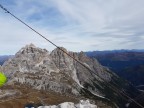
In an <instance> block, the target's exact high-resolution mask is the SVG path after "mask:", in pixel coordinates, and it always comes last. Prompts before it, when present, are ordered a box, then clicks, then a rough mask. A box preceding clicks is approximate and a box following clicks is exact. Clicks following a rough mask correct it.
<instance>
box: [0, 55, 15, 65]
mask: <svg viewBox="0 0 144 108" xmlns="http://www.w3.org/2000/svg"><path fill="white" fill-rule="evenodd" d="M12 57H13V55H0V65H3V63H4V62H5V61H7V60H8V59H9V58H12Z"/></svg>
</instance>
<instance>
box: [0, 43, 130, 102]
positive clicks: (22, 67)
mask: <svg viewBox="0 0 144 108" xmlns="http://www.w3.org/2000/svg"><path fill="white" fill-rule="evenodd" d="M61 49H62V50H64V51H65V52H67V53H68V54H69V55H71V56H72V57H74V58H75V59H77V60H78V61H80V62H81V63H82V64H84V65H85V67H87V68H88V69H87V68H85V67H84V66H82V65H81V64H79V63H78V62H76V61H74V60H73V59H72V58H70V57H69V56H68V55H67V54H65V53H63V52H62V51H61V50H60V49H59V48H56V49H54V50H53V51H52V52H51V53H50V52H48V51H47V50H46V49H41V48H38V47H36V46H35V45H33V44H30V45H26V46H25V47H23V48H22V49H20V50H19V51H18V52H17V53H16V54H15V56H14V57H13V58H11V59H9V60H8V61H6V62H5V63H4V64H3V65H2V67H1V70H2V71H3V72H4V73H5V74H6V76H7V77H8V79H9V80H8V82H7V85H15V84H16V83H19V84H20V85H21V84H22V85H26V86H30V87H31V88H33V89H37V90H43V91H45V92H46V91H49V90H50V91H53V92H56V93H60V94H63V95H74V96H85V97H87V98H92V99H96V100H98V99H100V100H101V101H103V100H104V101H105V102H106V101H107V102H115V103H116V104H117V103H119V101H121V97H120V96H119V95H117V94H115V93H114V92H113V90H111V89H110V88H109V87H107V86H106V84H107V83H105V82H104V81H103V80H102V79H100V78H99V76H100V77H102V78H103V79H104V80H105V81H106V82H109V83H112V82H116V83H118V86H117V88H118V89H123V90H125V89H127V86H128V83H126V82H124V81H123V80H121V79H120V78H119V77H118V76H117V75H116V74H114V73H113V72H111V71H110V70H109V69H108V68H106V67H103V66H102V65H100V64H99V62H98V61H97V60H96V59H91V58H89V57H87V56H86V55H85V54H84V53H83V52H80V53H74V52H69V51H67V50H66V49H65V48H61ZM90 70H91V71H90ZM128 87H129V86H128Z"/></svg>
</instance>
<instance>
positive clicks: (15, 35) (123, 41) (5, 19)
mask: <svg viewBox="0 0 144 108" xmlns="http://www.w3.org/2000/svg"><path fill="white" fill-rule="evenodd" d="M0 3H1V4H2V5H3V6H4V7H6V8H7V9H8V10H10V11H11V12H12V13H13V14H15V15H16V16H17V17H19V18H21V19H22V20H23V21H25V22H26V23H28V24H29V25H31V26H32V27H33V28H35V29H36V30H37V31H39V32H40V33H41V34H43V35H44V36H46V37H47V38H48V39H50V40H51V41H53V42H54V43H55V44H57V45H58V46H63V47H65V48H67V49H68V50H70V51H92V50H113V49H144V41H143V40H144V21H143V19H144V1H143V0H1V1H0ZM0 27H1V29H0V37H1V39H0V46H1V51H0V55H3V54H15V53H16V52H17V51H18V50H19V49H20V48H21V47H23V46H25V45H26V44H30V43H34V44H35V45H36V46H38V47H41V48H46V49H47V50H49V51H51V50H53V49H54V47H53V46H52V45H51V44H49V43H47V42H46V41H45V40H44V39H42V38H40V37H39V36H38V35H37V34H35V33H34V32H32V31H31V30H29V29H28V28H27V27H25V26H24V25H22V24H21V23H19V22H18V21H17V20H15V19H14V18H12V17H11V16H10V15H9V14H6V13H4V12H3V11H2V10H0Z"/></svg>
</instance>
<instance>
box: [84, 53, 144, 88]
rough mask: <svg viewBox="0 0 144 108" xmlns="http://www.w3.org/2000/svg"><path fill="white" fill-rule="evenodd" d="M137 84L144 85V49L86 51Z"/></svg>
mask: <svg viewBox="0 0 144 108" xmlns="http://www.w3.org/2000/svg"><path fill="white" fill-rule="evenodd" d="M86 54H87V55H88V56H89V57H91V58H96V59H97V60H98V61H99V62H100V63H101V64H102V65H103V66H107V67H108V68H110V69H111V70H113V71H114V72H116V73H117V74H118V75H119V76H121V77H123V78H124V79H127V80H128V81H130V82H132V83H133V84H134V85H135V86H138V85H144V50H113V51H93V52H86Z"/></svg>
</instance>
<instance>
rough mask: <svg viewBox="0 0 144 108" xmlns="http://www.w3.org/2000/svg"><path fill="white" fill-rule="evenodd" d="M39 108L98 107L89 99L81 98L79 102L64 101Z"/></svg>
mask: <svg viewBox="0 0 144 108" xmlns="http://www.w3.org/2000/svg"><path fill="white" fill-rule="evenodd" d="M38 108H98V107H97V106H96V105H94V104H91V103H90V102H89V100H86V101H84V100H81V101H80V102H79V103H78V104H74V103H72V102H64V103H61V104H59V105H52V106H39V107H38Z"/></svg>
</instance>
